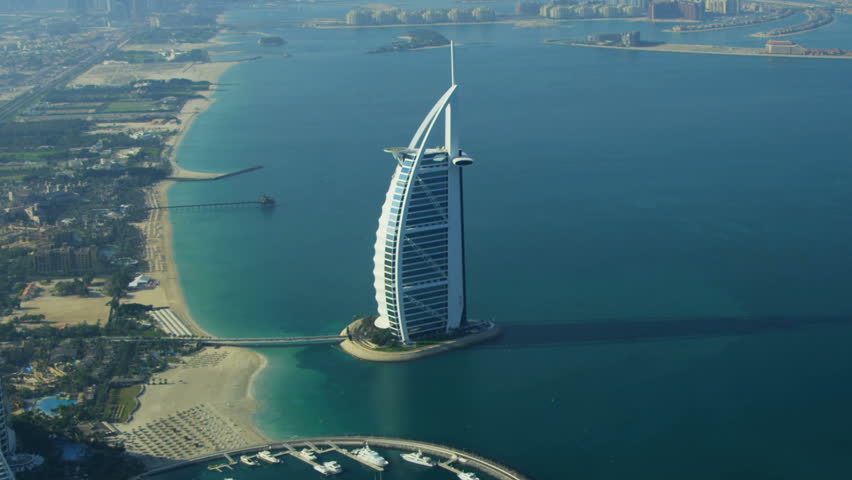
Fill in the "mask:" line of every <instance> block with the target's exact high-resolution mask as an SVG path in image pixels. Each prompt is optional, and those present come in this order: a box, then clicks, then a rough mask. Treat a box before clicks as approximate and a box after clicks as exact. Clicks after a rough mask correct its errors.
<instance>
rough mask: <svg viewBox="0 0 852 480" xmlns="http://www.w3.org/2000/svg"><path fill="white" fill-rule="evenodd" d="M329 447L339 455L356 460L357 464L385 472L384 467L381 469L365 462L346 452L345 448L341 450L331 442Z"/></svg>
mask: <svg viewBox="0 0 852 480" xmlns="http://www.w3.org/2000/svg"><path fill="white" fill-rule="evenodd" d="M328 446H330V447H331V448H332V449H333V450H334V451H336V452H337V453H340V454H342V455H345V456H347V457H349V458H351V459H352V460H355V461H356V462H359V463H361V465H366V466H367V467H369V468H372V469H373V470H375V471H377V472H384V471H385V469H384V468H383V467H380V466H378V465H374V464H372V463H370V462H367V461H365V460H363V459H361V458H358V457H357V456H355V455H353V454H352V453H350V452H349V450H346V449H345V448H340V447H338V446H337V445H335V444H333V443H331V442H328Z"/></svg>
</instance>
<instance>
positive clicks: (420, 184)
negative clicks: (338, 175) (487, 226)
mask: <svg viewBox="0 0 852 480" xmlns="http://www.w3.org/2000/svg"><path fill="white" fill-rule="evenodd" d="M450 59H451V60H450V63H451V67H450V71H451V75H450V76H451V82H450V87H449V88H448V89H447V90H446V91H445V92H444V94H443V95H441V97H440V98H439V99H438V101H437V102H435V105H434V106H433V107H432V109H431V110H430V111H429V113H428V114H427V115H426V117H425V118H424V119H423V121H422V122H421V123H420V126H419V127H418V128H417V131H416V132H415V133H414V136H413V137H412V138H411V141H410V142H409V144H408V146H406V147H393V148H387V149H385V151H386V152H388V153H390V154H391V155H392V156H393V158H394V160H395V161H396V169H395V170H394V173H393V176H392V178H391V182H390V187H389V188H388V191H387V194H386V195H385V202H384V204H383V205H382V213H381V216H380V217H379V226H378V230H377V231H376V243H375V256H374V258H373V265H374V269H373V278H374V287H375V290H376V303H377V305H378V315H375V316H368V317H364V318H360V319H358V320H356V321H355V322H353V323H352V324H350V325H349V326H347V327H346V329H345V330H344V334H345V335H346V336H347V339H346V340H345V341H343V342H342V344H341V346H342V348H343V349H344V350H345V351H346V352H348V353H349V354H351V355H353V356H355V357H358V358H361V359H365V360H373V361H403V360H413V359H416V358H421V357H424V356H428V355H434V354H436V353H439V352H443V351H446V350H450V349H454V348H459V347H462V346H466V345H470V344H473V343H478V342H481V341H484V340H488V339H490V338H494V337H495V336H497V335H499V333H500V330H499V328H497V326H496V325H494V323H493V322H484V321H474V320H471V319H469V318H468V312H467V301H466V296H465V295H466V292H465V290H466V285H465V258H464V257H465V255H464V193H463V171H464V169H465V168H467V167H469V166H470V165H472V164H473V159H472V158H470V157H469V156H468V155H467V154H466V153H465V152H464V151H463V150H462V149H461V147H460V142H459V134H458V131H457V127H456V125H455V123H454V122H453V100H454V96H455V94H456V91H457V90H458V85H457V84H456V81H455V65H454V46H453V44H452V43H450ZM442 113H443V118H444V146H443V147H437V148H427V147H426V144H427V142H428V140H429V137H430V135H431V133H432V130H433V128H434V127H435V124H436V123H437V121H438V119H439V118H440V117H441V116H442Z"/></svg>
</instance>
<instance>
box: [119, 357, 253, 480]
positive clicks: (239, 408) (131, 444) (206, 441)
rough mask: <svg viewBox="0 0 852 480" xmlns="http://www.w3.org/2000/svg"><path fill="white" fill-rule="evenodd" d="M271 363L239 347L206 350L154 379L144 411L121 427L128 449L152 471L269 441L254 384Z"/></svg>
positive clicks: (143, 400) (145, 397)
mask: <svg viewBox="0 0 852 480" xmlns="http://www.w3.org/2000/svg"><path fill="white" fill-rule="evenodd" d="M265 365H266V358H265V357H264V356H262V355H260V354H258V353H256V352H254V351H252V350H249V349H244V348H236V347H220V348H206V349H204V350H202V351H201V352H198V353H196V354H194V355H192V356H189V357H185V358H184V361H183V363H181V364H179V365H176V366H175V367H174V368H171V369H169V370H167V371H166V372H163V373H161V374H159V375H157V376H155V377H153V378H152V381H151V382H150V384H149V385H146V386H145V393H144V394H143V395H142V396H141V398H140V402H141V406H140V407H139V409H137V411H136V412H134V414H133V418H132V419H131V421H130V422H128V423H126V424H119V425H116V426H117V427H118V429H119V430H121V432H122V438H123V439H124V440H125V444H126V446H127V450H128V451H129V452H131V453H133V454H136V455H140V456H141V457H142V459H143V460H144V461H145V462H146V463H148V464H149V465H151V466H154V465H158V464H161V463H163V462H170V461H174V460H179V459H187V458H192V457H196V456H199V455H204V454H207V453H212V452H217V451H220V450H227V449H236V448H240V447H243V446H247V445H256V444H258V443H263V442H265V441H267V438H266V437H264V436H263V434H261V433H260V432H259V431H258V430H257V428H256V426H255V424H254V422H253V421H252V415H253V414H254V412H255V411H256V410H257V401H256V400H255V398H254V395H253V391H254V386H253V384H254V380H255V378H256V377H257V375H258V374H259V373H260V371H261V370H263V368H264V366H265Z"/></svg>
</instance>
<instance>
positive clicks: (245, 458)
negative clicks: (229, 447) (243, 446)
mask: <svg viewBox="0 0 852 480" xmlns="http://www.w3.org/2000/svg"><path fill="white" fill-rule="evenodd" d="M240 462H241V463H242V464H244V465H248V466H249V467H256V466H258V465H260V464H259V463H257V462H255V461H254V460H252V458H251V457H250V456H248V455H240Z"/></svg>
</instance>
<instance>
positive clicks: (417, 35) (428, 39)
mask: <svg viewBox="0 0 852 480" xmlns="http://www.w3.org/2000/svg"><path fill="white" fill-rule="evenodd" d="M449 44H450V41H449V40H447V37H445V36H443V35H441V34H440V33H438V32H436V31H434V30H412V31H410V32H408V35H406V36H405V37H403V39H402V40H397V41H395V42H393V43H391V44H390V45H385V46H383V47H379V48H377V49H375V50H371V51H370V52H369V53H386V52H399V51H403V50H414V49H417V48H426V47H440V46H442V45H449Z"/></svg>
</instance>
